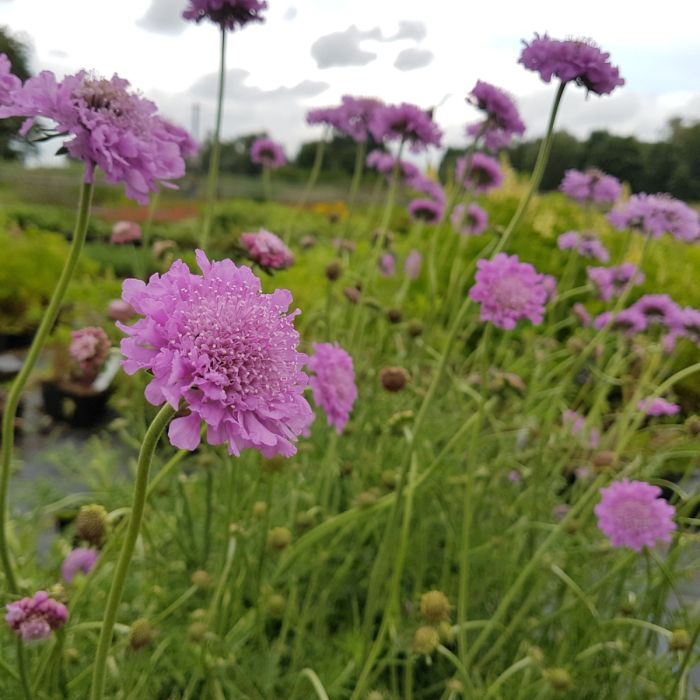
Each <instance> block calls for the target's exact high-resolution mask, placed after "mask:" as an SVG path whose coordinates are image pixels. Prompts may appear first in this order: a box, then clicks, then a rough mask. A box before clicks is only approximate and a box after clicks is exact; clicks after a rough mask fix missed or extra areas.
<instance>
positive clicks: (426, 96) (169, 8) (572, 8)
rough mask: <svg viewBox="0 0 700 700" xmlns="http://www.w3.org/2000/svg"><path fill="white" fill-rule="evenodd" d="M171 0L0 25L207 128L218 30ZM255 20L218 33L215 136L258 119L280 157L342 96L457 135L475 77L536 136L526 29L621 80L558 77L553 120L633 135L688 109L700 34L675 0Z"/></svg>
mask: <svg viewBox="0 0 700 700" xmlns="http://www.w3.org/2000/svg"><path fill="white" fill-rule="evenodd" d="M185 5H186V0H119V1H118V2H115V1H114V0H64V1H63V2H58V1H57V0H0V25H6V26H7V27H9V29H10V30H11V31H12V32H14V33H17V34H19V35H20V37H21V38H23V39H26V40H28V41H29V42H30V44H31V47H32V68H33V70H35V71H38V70H42V69H49V70H53V71H54V72H56V73H57V74H60V75H62V74H65V73H72V72H74V71H76V70H78V69H80V68H86V69H90V70H93V71H94V72H96V73H99V74H104V75H111V74H112V73H115V72H116V73H118V74H119V75H120V76H122V77H124V78H127V79H128V80H129V81H130V82H131V83H132V84H133V85H134V86H135V87H136V88H138V89H139V90H141V91H142V92H143V93H144V94H145V95H146V96H148V97H150V98H151V99H153V100H155V101H156V102H157V104H158V105H159V107H160V110H161V111H162V112H163V113H164V114H165V115H167V116H168V117H170V118H171V119H173V120H174V121H177V122H178V123H180V124H181V125H183V126H185V127H187V128H191V127H192V124H193V121H192V114H193V106H194V105H195V104H196V105H199V109H200V113H201V116H200V123H199V134H198V136H199V137H200V138H201V137H203V136H204V135H205V134H206V133H207V132H208V131H209V130H211V128H212V124H213V117H214V106H215V105H214V103H215V97H216V95H215V90H216V70H217V65H218V63H217V62H218V32H217V29H216V27H214V25H211V24H207V23H203V24H200V25H194V24H191V23H188V22H185V21H184V20H182V19H181V18H180V14H181V12H182V10H183V8H184V7H185ZM269 5H270V9H269V10H268V11H267V13H266V17H267V21H266V23H265V24H260V25H249V26H247V27H246V28H245V29H244V30H243V31H239V32H235V33H234V34H231V35H229V44H228V52H227V67H228V76H227V93H226V97H227V101H226V113H225V119H224V126H223V134H224V136H225V137H230V136H235V135H240V134H245V133H250V132H251V131H262V130H267V131H268V132H269V133H270V135H271V136H272V137H273V138H276V139H278V140H280V141H282V142H283V143H284V144H285V146H286V148H287V150H288V151H289V152H290V153H293V152H294V151H295V150H296V148H297V147H298V145H299V143H300V142H302V141H304V140H310V139H313V138H314V137H315V136H316V135H318V133H319V132H318V130H317V128H311V127H308V126H306V125H305V123H304V114H305V113H306V111H307V110H308V109H309V108H310V107H312V106H323V105H330V104H334V103H336V102H338V101H339V99H340V96H341V95H343V94H346V93H348V94H359V95H368V96H369V95H372V96H378V97H381V98H382V99H384V100H385V101H391V102H399V101H408V102H415V103H417V104H419V105H421V106H423V107H430V106H435V105H439V107H438V109H437V111H436V113H435V115H436V119H437V121H438V122H439V123H440V125H441V126H442V127H443V129H444V130H445V132H446V139H445V141H446V143H448V144H450V145H460V144H461V143H463V138H462V134H463V127H464V124H466V123H469V122H471V121H474V120H475V117H476V115H475V112H474V111H473V110H472V109H471V108H469V107H468V106H467V105H466V104H465V103H464V96H465V95H466V93H467V92H468V91H469V90H470V89H471V88H472V87H473V85H474V83H475V82H476V80H477V79H479V78H480V79H483V80H487V81H489V82H492V83H495V84H496V85H498V86H500V87H502V88H504V89H506V90H507V91H508V92H510V93H511V94H512V95H513V96H514V97H515V98H516V100H517V102H518V104H519V106H520V110H521V113H522V116H523V119H524V121H525V123H526V125H527V135H528V136H536V135H539V134H540V133H541V132H542V130H543V128H544V123H545V120H546V117H547V111H548V109H549V105H550V103H551V99H552V96H553V93H554V87H553V85H545V84H543V83H542V82H541V81H540V80H539V78H538V76H537V75H536V74H534V73H531V72H528V71H526V70H524V69H523V68H522V67H521V66H520V65H518V63H517V60H518V56H519V53H520V48H521V39H524V38H527V39H529V38H531V37H532V35H533V33H534V32H536V31H537V32H540V33H542V32H545V31H546V32H548V33H549V34H550V35H551V36H553V37H557V38H564V37H571V36H577V37H590V38H591V39H593V40H594V41H595V42H596V43H597V44H598V45H599V46H601V47H602V48H603V49H604V50H606V51H609V52H610V54H611V58H612V61H613V63H615V64H616V65H618V66H619V67H620V69H621V72H622V75H623V77H624V78H625V79H626V81H627V84H626V85H625V86H624V87H623V88H622V89H618V90H616V91H615V93H614V94H613V95H612V96H607V97H597V96H595V95H591V96H590V97H589V98H588V99H587V100H586V99H585V94H584V91H583V90H582V89H578V88H575V87H570V88H569V90H568V91H567V94H566V95H565V97H564V102H563V105H562V109H561V113H560V114H561V116H560V119H559V122H558V127H559V128H566V129H567V130H569V131H571V132H573V133H575V134H577V135H579V136H585V135H586V134H587V133H589V132H590V131H591V130H593V129H596V128H601V127H603V128H608V129H609V130H611V131H614V132H616V133H619V134H624V135H626V134H635V135H637V136H638V137H641V138H644V139H655V138H657V137H659V136H660V135H662V133H663V127H664V124H665V122H666V120H667V119H668V118H669V117H671V116H674V115H677V116H680V117H684V118H686V119H700V81H699V79H698V75H699V74H698V67H700V42H698V25H697V21H696V20H695V19H693V18H692V17H691V16H690V15H689V12H691V11H690V9H689V8H690V7H691V5H692V3H690V2H689V0H665V1H664V2H663V5H662V6H661V5H660V4H659V2H658V0H654V1H653V2H651V1H648V0H639V1H637V2H631V1H625V0H617V1H616V0H588V1H587V2H586V3H583V4H579V3H570V2H562V1H561V0H530V1H529V2H525V1H521V0H510V1H509V2H469V1H468V0H430V2H426V0H269Z"/></svg>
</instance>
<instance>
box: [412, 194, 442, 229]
mask: <svg viewBox="0 0 700 700" xmlns="http://www.w3.org/2000/svg"><path fill="white" fill-rule="evenodd" d="M444 213H445V206H444V204H443V203H442V202H436V201H434V200H432V199H414V200H413V201H412V202H411V203H410V204H409V205H408V215H409V216H410V217H411V218H412V219H413V220H414V221H424V222H425V223H426V224H439V223H440V221H442V217H443V215H444Z"/></svg>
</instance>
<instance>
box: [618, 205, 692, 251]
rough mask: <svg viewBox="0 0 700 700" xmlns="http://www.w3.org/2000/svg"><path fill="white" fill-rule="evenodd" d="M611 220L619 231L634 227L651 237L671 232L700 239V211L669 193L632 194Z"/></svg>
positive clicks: (682, 238) (689, 240)
mask: <svg viewBox="0 0 700 700" xmlns="http://www.w3.org/2000/svg"><path fill="white" fill-rule="evenodd" d="M608 220H609V221H610V223H611V224H612V225H613V226H614V227H615V228H617V229H618V230H619V231H624V230H625V229H633V230H635V231H639V232H640V233H641V234H643V235H645V236H648V237H649V238H661V236H663V235H664V233H670V234H671V235H672V236H673V237H674V238H676V239H677V240H679V241H683V242H685V243H693V242H694V241H697V240H698V239H700V216H699V215H698V212H696V211H695V210H694V209H691V208H690V207H689V206H688V205H687V204H684V203H683V202H681V201H679V200H677V199H674V198H673V197H671V196H670V195H668V194H633V195H632V196H631V197H630V199H629V201H628V202H626V203H625V204H623V205H622V206H620V207H619V208H618V209H615V210H614V211H611V212H610V214H608Z"/></svg>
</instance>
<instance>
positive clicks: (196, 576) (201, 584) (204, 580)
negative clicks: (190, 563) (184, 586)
mask: <svg viewBox="0 0 700 700" xmlns="http://www.w3.org/2000/svg"><path fill="white" fill-rule="evenodd" d="M191 580H192V585H193V586H197V588H210V587H211V576H210V575H209V573H208V572H207V571H205V570H204V569H197V571H195V572H194V573H193V574H192V579H191Z"/></svg>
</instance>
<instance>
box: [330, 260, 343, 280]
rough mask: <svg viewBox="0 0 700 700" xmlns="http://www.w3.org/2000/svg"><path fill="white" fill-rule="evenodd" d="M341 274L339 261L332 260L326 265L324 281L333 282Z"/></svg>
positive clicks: (341, 267)
mask: <svg viewBox="0 0 700 700" xmlns="http://www.w3.org/2000/svg"><path fill="white" fill-rule="evenodd" d="M342 274H343V266H342V265H341V263H340V260H334V261H333V262H331V263H328V265H326V279H327V280H328V281H329V282H335V281H336V280H337V279H338V278H339V277H340V275H342Z"/></svg>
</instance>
